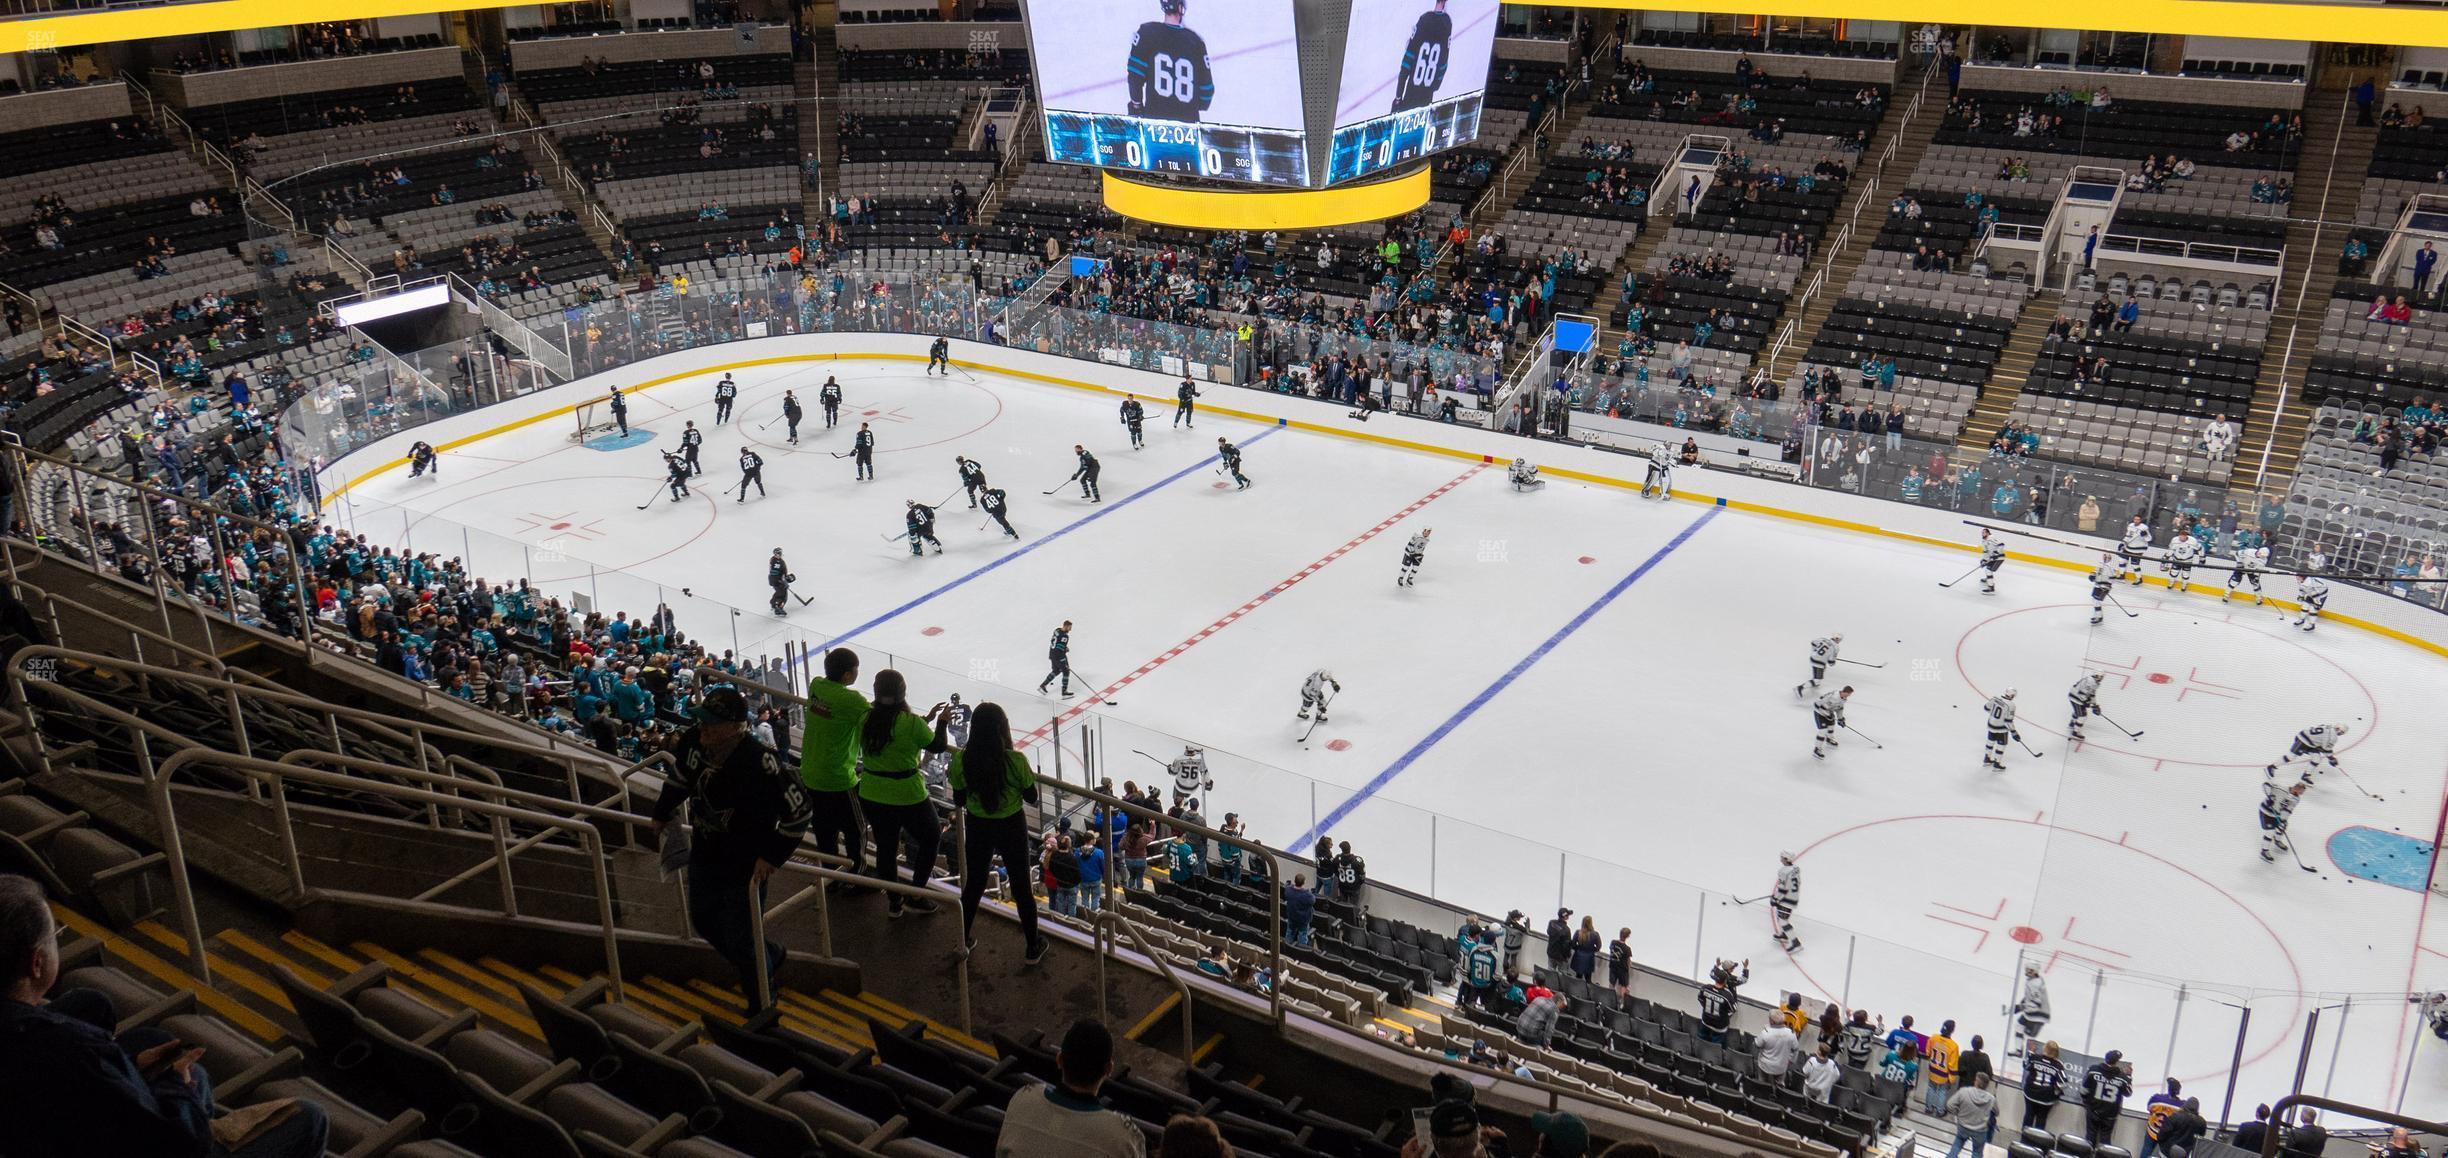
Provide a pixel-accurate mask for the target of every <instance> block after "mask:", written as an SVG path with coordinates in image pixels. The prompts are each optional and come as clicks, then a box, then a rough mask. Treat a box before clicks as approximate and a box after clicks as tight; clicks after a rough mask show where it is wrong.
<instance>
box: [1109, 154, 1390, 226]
mask: <svg viewBox="0 0 2448 1158" xmlns="http://www.w3.org/2000/svg"><path fill="white" fill-rule="evenodd" d="M1427 203H1428V168H1427V166H1425V165H1423V166H1420V167H1419V168H1416V169H1414V170H1412V171H1411V172H1409V173H1405V174H1403V175H1401V176H1399V177H1392V178H1389V179H1387V180H1383V181H1371V182H1368V183H1366V184H1359V185H1338V186H1335V187H1334V188H1331V189H1290V190H1283V191H1280V192H1278V191H1275V190H1268V189H1213V188H1205V187H1198V188H1193V187H1190V186H1186V185H1158V184H1151V183H1149V182H1145V181H1137V180H1133V179H1131V178H1128V177H1124V176H1122V175H1120V174H1118V173H1115V172H1113V171H1112V170H1106V171H1105V207H1106V208H1107V209H1111V210H1113V211H1114V212H1116V213H1119V214H1121V215H1122V216H1124V217H1128V218H1130V219H1132V220H1134V221H1147V222H1152V223H1154V224H1157V225H1177V226H1180V227H1182V228H1185V229H1248V230H1267V229H1322V228H1325V227H1327V226H1330V225H1351V224H1355V223H1357V222H1362V221H1383V220H1385V219H1386V218H1388V217H1400V216H1402V215H1403V214H1405V213H1409V212H1411V211H1412V210H1414V209H1417V208H1419V207H1420V206H1422V205H1426V204H1427Z"/></svg>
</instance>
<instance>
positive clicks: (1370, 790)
mask: <svg viewBox="0 0 2448 1158" xmlns="http://www.w3.org/2000/svg"><path fill="white" fill-rule="evenodd" d="M1724 509H1725V508H1723V507H1714V506H1713V507H1710V508H1709V509H1707V510H1705V511H1702V512H1701V513H1700V517H1699V518H1698V519H1696V520H1694V521H1693V522H1692V525H1690V526H1688V527H1685V528H1683V533H1682V534H1679V535H1676V536H1675V537H1674V538H1672V539H1669V540H1667V542H1666V545H1665V546H1663V547H1660V548H1658V549H1657V551H1656V553H1654V554H1652V555H1650V556H1649V557H1648V558H1647V559H1644V560H1642V561H1641V565H1640V566H1638V567H1635V568H1633V569H1632V573H1631V574H1629V575H1626V576H1624V577H1623V578H1622V579H1620V580H1617V581H1616V583H1615V585H1614V586H1613V587H1609V588H1607V591H1606V594H1604V595H1601V596H1599V597H1598V599H1597V601H1596V602H1594V603H1592V604H1590V605H1589V606H1587V607H1584V608H1582V609H1581V614H1579V615H1576V616H1573V617H1572V620H1571V621H1570V622H1568V623H1566V624H1565V625H1564V626H1562V627H1560V628H1557V629H1556V633H1555V634H1554V635H1550V636H1548V637H1547V641H1546V642H1544V643H1541V644H1539V645H1538V647H1536V648H1535V649H1533V650H1532V651H1531V652H1530V654H1528V655H1526V656H1523V657H1522V661H1521V662H1520V663H1517V664H1514V665H1513V667H1512V669H1511V670H1509V671H1507V672H1505V673H1504V674H1503V675H1501V676H1498V677H1496V682H1495V683H1492V684H1489V685H1488V686H1487V690H1485V691H1482V692H1480V693H1479V694H1478V695H1476V696H1473V697H1471V701H1470V702H1469V703H1467V704H1464V705H1462V709H1461V710H1460V711H1457V712H1455V713H1454V714H1453V716H1452V717H1451V718H1449V719H1447V720H1446V721H1445V722H1444V723H1442V724H1439V725H1437V727H1436V730H1435V731H1433V732H1430V733H1428V735H1427V737H1426V738H1425V739H1422V740H1421V741H1420V742H1419V743H1417V744H1413V745H1412V746H1411V750H1410V751H1408V752H1405V753H1403V754H1402V757H1401V758H1400V759H1397V760H1395V761H1394V762H1393V763H1392V764H1389V765H1387V766H1386V770H1385V771H1383V772H1380V773H1378V774H1377V776H1376V778H1375V779H1372V780H1370V781H1369V782H1368V783H1366V784H1363V785H1361V786H1360V790H1359V791H1357V792H1354V793H1352V795H1351V798H1350V799H1348V800H1345V801H1344V802H1343V803H1341V804H1338V805H1335V809H1334V811H1332V812H1329V813H1327V814H1326V818H1325V819H1324V820H1321V821H1319V822H1318V823H1317V826H1316V827H1314V828H1312V829H1310V830H1309V831H1307V832H1305V833H1302V834H1301V836H1300V839H1298V840H1295V841H1293V842H1292V843H1290V844H1284V845H1278V846H1276V847H1278V848H1290V849H1307V848H1310V847H1311V846H1313V845H1315V844H1316V843H1317V838H1318V836H1319V835H1320V834H1322V833H1325V832H1328V831H1331V830H1332V829H1333V828H1334V826H1335V825H1337V824H1340V823H1342V821H1343V819H1344V818H1345V817H1348V816H1350V815H1351V814H1352V811H1353V810H1354V809H1357V808H1359V807H1360V806H1361V805H1362V804H1365V803H1367V802H1368V799H1369V798H1370V797H1372V796H1375V795H1377V793H1378V792H1380V791H1382V790H1384V788H1385V786H1386V785H1388V784H1391V783H1393V782H1394V778H1395V777H1397V776H1400V775H1402V774H1403V773H1404V772H1407V771H1409V770H1410V768H1411V765H1412V764H1414V763H1417V762H1418V761H1419V758H1420V757H1422V756H1425V755H1427V754H1428V749H1430V748H1433V747H1436V746H1437V745H1438V744H1439V743H1442V742H1443V741H1444V739H1445V737H1447V736H1450V735H1452V734H1453V730H1454V729H1456V728H1459V727H1461V726H1462V724H1463V722H1464V721H1466V720H1468V719H1470V718H1471V717H1472V716H1475V715H1478V714H1479V709H1481V708H1484V707H1486V706H1488V703H1489V701H1492V700H1494V699H1495V698H1496V697H1497V696H1499V695H1502V694H1504V690H1505V689H1506V688H1509V687H1511V686H1513V681H1515V680H1518V679H1520V678H1521V677H1522V676H1524V675H1526V674H1528V673H1529V671H1530V669H1531V668H1532V667H1535V666H1537V665H1538V661H1540V660H1542V659H1545V658H1547V653H1548V652H1551V651H1554V650H1555V649H1556V647H1557V645H1559V644H1561V643H1563V642H1564V641H1565V640H1567V639H1570V638H1572V635H1573V633H1574V632H1577V631H1579V630H1581V629H1582V628H1583V627H1586V626H1588V625H1589V621H1590V620H1592V619H1594V618H1596V617H1597V615H1598V613H1599V612H1601V611H1604V610H1606V609H1607V606H1608V605H1609V604H1612V603H1614V602H1615V600H1616V597H1618V596H1620V595H1622V594H1623V593H1624V592H1626V591H1628V590H1631V588H1632V585H1633V584H1635V583H1638V582H1640V581H1641V577H1642V576H1644V575H1647V574H1648V573H1649V572H1650V571H1651V570H1652V569H1654V568H1655V567H1656V566H1657V565H1658V564H1659V563H1662V562H1664V561H1665V560H1666V556H1668V555H1672V554H1674V553H1675V551H1676V549H1678V548H1680V547H1682V546H1683V544H1685V543H1688V542H1690V541H1691V537H1692V536H1693V535H1695V534H1698V533H1699V531H1700V528H1702V527H1705V526H1707V525H1708V523H1709V520H1710V519H1714V518H1716V517H1717V513H1718V512H1719V511H1721V510H1724Z"/></svg>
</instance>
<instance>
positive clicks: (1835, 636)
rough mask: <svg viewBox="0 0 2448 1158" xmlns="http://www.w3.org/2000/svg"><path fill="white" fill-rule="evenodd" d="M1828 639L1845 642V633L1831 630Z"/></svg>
mask: <svg viewBox="0 0 2448 1158" xmlns="http://www.w3.org/2000/svg"><path fill="white" fill-rule="evenodd" d="M1828 639H1829V641H1830V642H1834V643H1843V642H1844V633H1843V632H1841V631H1831V632H1829V633H1828Z"/></svg>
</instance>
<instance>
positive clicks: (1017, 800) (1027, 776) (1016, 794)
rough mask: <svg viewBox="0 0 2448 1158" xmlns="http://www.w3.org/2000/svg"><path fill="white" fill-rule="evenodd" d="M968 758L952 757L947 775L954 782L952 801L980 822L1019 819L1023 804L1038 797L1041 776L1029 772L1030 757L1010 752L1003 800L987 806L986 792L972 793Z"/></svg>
mask: <svg viewBox="0 0 2448 1158" xmlns="http://www.w3.org/2000/svg"><path fill="white" fill-rule="evenodd" d="M967 755H968V753H967V752H954V753H952V766H951V768H950V770H949V771H948V772H946V774H945V775H946V777H947V778H948V779H950V781H951V782H952V798H953V799H954V800H958V801H960V802H961V804H962V806H963V807H965V808H967V809H968V810H969V815H971V816H974V817H977V818H978V819H979V820H1001V819H1003V818H1005V817H1008V816H1016V815H1019V812H1020V805H1021V803H1022V800H1023V799H1024V798H1025V797H1029V796H1034V795H1036V788H1037V773H1036V772H1034V771H1032V770H1031V769H1030V768H1029V762H1028V757H1026V756H1023V755H1021V754H1020V753H1018V752H1009V753H1006V754H1005V755H1006V756H1008V757H1009V759H1010V767H1009V770H1008V771H1006V772H1005V773H1004V776H1003V791H1002V793H1001V795H1000V798H999V799H998V800H997V801H996V802H995V803H993V804H988V803H986V802H985V801H984V800H983V799H981V797H982V796H983V795H984V794H983V793H982V792H971V791H969V775H968V772H967V771H966V769H964V768H963V766H962V765H963V764H964V763H965V760H964V757H966V756H967Z"/></svg>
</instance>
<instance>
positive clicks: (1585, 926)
mask: <svg viewBox="0 0 2448 1158" xmlns="http://www.w3.org/2000/svg"><path fill="white" fill-rule="evenodd" d="M1602 940H1603V938H1601V937H1599V935H1598V925H1597V922H1596V921H1594V920H1592V919H1591V918H1589V917H1583V918H1581V927H1580V928H1579V929H1576V930H1574V931H1573V935H1572V975H1573V976H1575V977H1578V978H1580V979H1581V980H1583V981H1588V980H1590V979H1591V978H1592V977H1593V976H1595V975H1596V974H1597V972H1598V950H1599V949H1600V948H1601V947H1602V946H1601V942H1602Z"/></svg>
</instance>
